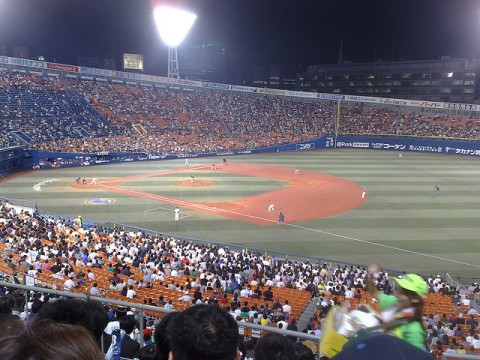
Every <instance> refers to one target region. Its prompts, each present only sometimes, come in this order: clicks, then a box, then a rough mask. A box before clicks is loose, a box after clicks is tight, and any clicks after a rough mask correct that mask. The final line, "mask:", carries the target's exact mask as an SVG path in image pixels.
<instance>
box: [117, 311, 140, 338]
mask: <svg viewBox="0 0 480 360" xmlns="http://www.w3.org/2000/svg"><path fill="white" fill-rule="evenodd" d="M118 323H119V325H120V329H122V330H125V332H126V333H127V334H130V333H131V332H132V331H133V329H135V326H137V320H135V316H134V315H125V316H122V317H121V318H120V319H118Z"/></svg>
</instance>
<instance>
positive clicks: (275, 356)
mask: <svg viewBox="0 0 480 360" xmlns="http://www.w3.org/2000/svg"><path fill="white" fill-rule="evenodd" d="M255 360H296V355H295V349H294V348H293V344H292V342H291V341H288V340H287V338H285V336H283V335H280V334H275V333H269V334H267V335H265V336H263V337H261V338H260V339H259V340H258V342H257V345H256V346H255Z"/></svg>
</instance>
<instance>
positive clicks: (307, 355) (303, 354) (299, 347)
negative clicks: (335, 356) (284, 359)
mask: <svg viewBox="0 0 480 360" xmlns="http://www.w3.org/2000/svg"><path fill="white" fill-rule="evenodd" d="M293 349H294V350H295V354H296V356H297V360H315V355H314V354H313V352H312V350H310V349H309V348H308V347H307V346H305V345H303V344H300V343H294V344H293Z"/></svg>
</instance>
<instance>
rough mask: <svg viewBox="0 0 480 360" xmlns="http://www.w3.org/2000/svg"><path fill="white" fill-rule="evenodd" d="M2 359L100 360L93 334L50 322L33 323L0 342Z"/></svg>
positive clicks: (77, 327) (99, 352)
mask: <svg viewBox="0 0 480 360" xmlns="http://www.w3.org/2000/svg"><path fill="white" fill-rule="evenodd" d="M0 354H2V360H17V359H24V360H102V359H103V358H104V355H103V354H102V352H101V351H100V349H99V347H98V345H97V343H96V342H95V340H94V338H93V336H92V334H91V333H90V332H89V331H88V330H87V329H85V328H84V327H82V326H77V325H70V324H60V323H57V322H54V321H51V320H39V321H34V322H32V323H31V324H30V325H29V326H26V327H25V328H23V329H22V330H19V331H18V332H16V333H14V334H9V335H8V336H5V337H3V338H1V339H0Z"/></svg>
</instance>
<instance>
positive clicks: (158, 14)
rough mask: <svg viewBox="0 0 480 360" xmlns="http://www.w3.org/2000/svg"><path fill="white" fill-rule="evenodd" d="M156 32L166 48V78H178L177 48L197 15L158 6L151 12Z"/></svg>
mask: <svg viewBox="0 0 480 360" xmlns="http://www.w3.org/2000/svg"><path fill="white" fill-rule="evenodd" d="M153 16H154V18H155V23H156V24H157V30H158V33H159V34H160V37H161V38H162V40H163V42H164V43H165V44H167V46H168V77H169V78H179V77H180V74H179V72H178V56H177V46H178V45H180V43H181V42H182V41H183V39H185V36H187V33H188V31H189V30H190V28H191V27H192V25H193V23H194V22H195V19H196V18H197V15H195V14H193V13H191V12H189V11H186V10H180V9H175V8H172V7H166V6H160V7H158V8H156V9H155V10H154V11H153Z"/></svg>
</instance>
